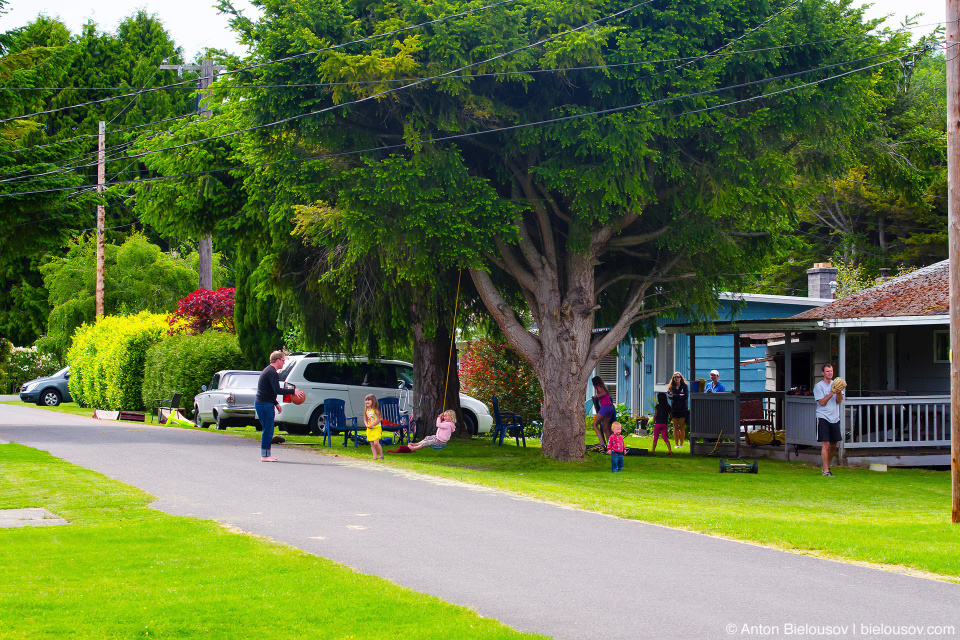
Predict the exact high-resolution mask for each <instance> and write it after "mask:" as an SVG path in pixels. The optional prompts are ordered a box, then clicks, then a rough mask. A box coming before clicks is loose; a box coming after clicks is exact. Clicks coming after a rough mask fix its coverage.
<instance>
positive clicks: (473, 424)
mask: <svg viewBox="0 0 960 640" xmlns="http://www.w3.org/2000/svg"><path fill="white" fill-rule="evenodd" d="M463 422H464V427H465V428H466V430H467V433H469V434H470V435H471V436H475V435H477V431H478V429H479V427H478V426H477V416H475V415H473V413H472V412H470V411H466V410H464V411H463Z"/></svg>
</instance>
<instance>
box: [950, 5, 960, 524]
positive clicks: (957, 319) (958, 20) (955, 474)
mask: <svg viewBox="0 0 960 640" xmlns="http://www.w3.org/2000/svg"><path fill="white" fill-rule="evenodd" d="M958 50H960V0H947V198H948V200H947V211H948V215H947V227H948V229H949V236H948V243H949V258H950V478H951V484H952V492H951V493H952V499H951V510H952V513H951V518H952V520H953V522H954V523H955V524H956V523H960V352H958V354H957V357H954V356H953V352H954V351H955V350H957V349H958V348H960V60H958V55H957V52H958Z"/></svg>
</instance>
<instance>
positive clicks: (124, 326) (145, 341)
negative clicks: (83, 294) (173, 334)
mask: <svg viewBox="0 0 960 640" xmlns="http://www.w3.org/2000/svg"><path fill="white" fill-rule="evenodd" d="M166 329H167V322H166V320H165V318H164V316H162V315H159V314H153V313H149V312H146V311H144V312H142V313H138V314H137V315H134V316H122V317H117V316H104V317H102V318H99V319H98V320H97V321H96V322H95V323H93V324H84V325H82V326H81V327H80V328H79V329H77V331H76V332H75V333H74V334H73V346H72V347H70V350H69V351H68V353H67V362H68V363H69V364H70V394H71V395H73V397H74V399H75V400H76V401H77V403H79V404H80V405H81V406H84V407H95V408H98V409H109V410H112V411H117V410H128V411H129V410H136V409H143V406H144V405H143V373H144V364H145V361H146V357H147V350H148V349H149V348H150V347H152V346H153V345H154V344H156V343H157V342H159V341H160V340H161V339H162V338H163V334H164V331H166Z"/></svg>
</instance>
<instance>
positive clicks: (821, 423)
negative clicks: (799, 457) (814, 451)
mask: <svg viewBox="0 0 960 640" xmlns="http://www.w3.org/2000/svg"><path fill="white" fill-rule="evenodd" d="M820 370H821V371H822V372H823V380H821V381H820V382H818V383H817V384H816V386H814V388H813V398H814V400H816V401H817V440H819V441H820V443H821V447H820V458H821V460H822V461H823V475H824V476H825V477H828V478H832V477H833V474H832V473H830V461H831V460H833V456H834V455H835V454H836V453H837V446H838V444H839V443H840V438H842V437H843V434H842V433H840V403H841V402H843V392H842V391H834V390H833V365H831V364H825V365H823V367H822V368H821V369H820Z"/></svg>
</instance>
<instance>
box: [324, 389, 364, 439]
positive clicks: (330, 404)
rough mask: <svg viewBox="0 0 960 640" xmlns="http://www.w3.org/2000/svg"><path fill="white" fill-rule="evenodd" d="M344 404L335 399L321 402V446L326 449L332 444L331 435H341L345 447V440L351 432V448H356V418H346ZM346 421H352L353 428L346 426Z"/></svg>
mask: <svg viewBox="0 0 960 640" xmlns="http://www.w3.org/2000/svg"><path fill="white" fill-rule="evenodd" d="M345 407H346V403H345V402H344V401H343V400H338V399H336V398H327V399H326V400H324V401H323V444H325V445H327V446H328V447H329V446H330V445H332V444H333V434H334V433H342V434H343V446H347V439H348V438H349V437H350V433H351V432H353V434H354V436H355V437H354V439H353V447H354V449H356V448H357V438H356V435H357V418H356V417H352V418H347V416H346V414H345V412H344V408H345ZM347 420H352V421H353V426H352V427H348V426H347Z"/></svg>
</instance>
